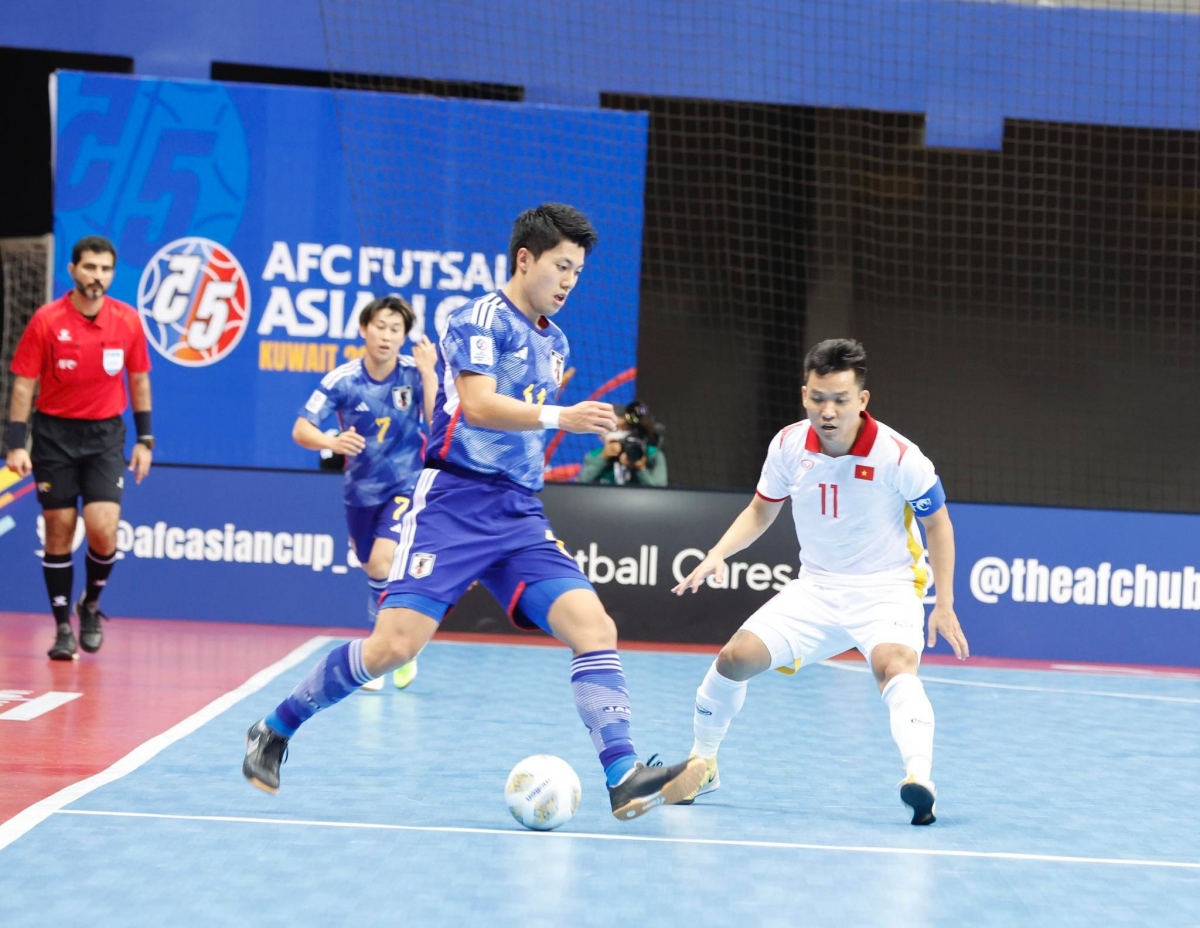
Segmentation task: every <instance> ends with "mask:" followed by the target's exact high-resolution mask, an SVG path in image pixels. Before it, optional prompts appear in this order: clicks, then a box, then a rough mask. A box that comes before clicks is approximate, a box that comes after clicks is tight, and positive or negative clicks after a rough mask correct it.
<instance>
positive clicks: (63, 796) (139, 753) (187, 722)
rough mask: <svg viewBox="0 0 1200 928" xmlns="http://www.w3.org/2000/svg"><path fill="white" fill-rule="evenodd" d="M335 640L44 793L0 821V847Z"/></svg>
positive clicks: (322, 640)
mask: <svg viewBox="0 0 1200 928" xmlns="http://www.w3.org/2000/svg"><path fill="white" fill-rule="evenodd" d="M336 640H338V639H336V638H332V637H329V636H327V635H318V636H317V637H315V638H310V639H309V640H308V641H306V642H304V644H302V645H300V647H298V648H296V649H295V650H294V651H292V652H291V653H290V654H288V655H287V656H286V657H283V658H281V659H280V660H278V661H276V662H275V663H274V664H271V665H270V666H269V667H264V668H263V669H262V670H260V671H259V672H258V673H256V674H255V675H254V676H252V677H251V678H250V679H249V680H247V681H246V682H245V683H243V684H242V685H241V686H239V687H238V688H237V689H235V690H230V691H229V692H228V693H226V694H225V695H224V696H218V697H217V698H216V699H215V700H213V701H212V702H210V703H209V704H208V705H207V706H205V707H204V708H203V709H201V710H200V711H199V712H195V713H193V714H192V715H189V716H188V717H187V718H186V719H184V720H183V721H182V722H179V723H178V724H177V725H173V726H172V727H171V728H168V729H167V730H166V731H164V732H163V733H162V734H161V735H155V736H154V737H153V738H151V739H150V740H149V741H146V742H144V743H143V744H139V745H138V746H137V747H136V748H134V749H133V750H132V751H130V752H129V753H128V754H126V755H125V756H124V757H122V758H121V759H120V760H119V761H117V762H116V763H115V764H113V765H112V766H111V767H109V768H108V769H107V770H102V771H101V772H100V773H97V774H96V775H95V776H91V777H88V778H87V779H86V780H80V781H79V782H78V783H72V784H71V785H70V786H67V787H64V788H63V789H60V790H59V791H58V792H57V793H55V794H54V795H53V796H47V797H46V798H45V799H43V800H41V801H40V802H36V803H34V804H33V805H31V806H30V807H29V808H28V809H24V810H22V811H21V812H18V813H17V814H16V815H14V816H13V817H12V818H10V819H9V820H8V821H7V822H4V823H2V824H0V850H2V849H3V848H6V847H8V845H10V844H12V843H13V842H14V841H16V840H17V838H19V837H21V835H23V834H25V832H27V831H29V829H31V828H33V827H34V826H36V825H38V824H40V823H41V822H43V821H45V820H46V819H47V818H48V817H49V816H50V815H51V814H52V813H54V812H58V811H60V810H62V808H63V806H65V805H68V804H69V803H72V802H74V801H75V800H77V799H80V798H82V797H83V796H86V795H87V794H88V793H90V792H91V791H92V790H94V789H99V788H100V787H101V786H105V785H107V784H109V783H112V782H113V781H114V780H119V779H121V777H123V776H125V775H126V774H129V773H133V771H135V770H137V768H138V767H140V766H142V764H144V763H146V761H148V760H150V759H151V758H152V757H154V755H155V754H158V753H159V752H160V751H162V750H163V749H164V748H167V747H170V746H171V745H172V744H174V743H175V742H176V741H179V740H180V739H181V738H186V737H187V736H188V735H190V734H191V733H192V732H194V731H195V730H196V729H198V728H200V727H201V726H202V725H204V724H206V723H208V722H211V721H212V720H213V719H215V718H216V717H217V716H218V715H220V714H221V713H222V712H224V711H225V710H226V709H228V708H229V707H230V706H233V705H235V704H236V703H239V702H241V701H242V700H243V699H245V698H246V697H247V696H249V695H250V694H251V693H255V692H257V691H258V690H260V689H262V688H263V687H264V686H266V685H267V684H268V683H270V682H271V681H272V680H274V679H275V678H276V677H277V676H279V675H280V674H281V673H283V672H284V671H285V670H289V669H290V668H292V667H295V666H296V665H297V664H298V663H300V662H301V661H302V660H304V659H305V658H306V657H308V656H309V655H310V654H312V653H313V652H314V651H316V650H319V649H320V648H322V647H324V646H325V645H327V644H328V643H329V642H331V641H336Z"/></svg>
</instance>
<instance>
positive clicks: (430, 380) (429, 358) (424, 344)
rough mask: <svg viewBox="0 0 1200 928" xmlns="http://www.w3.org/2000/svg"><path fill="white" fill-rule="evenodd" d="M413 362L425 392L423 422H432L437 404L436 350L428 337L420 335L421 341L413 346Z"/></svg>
mask: <svg viewBox="0 0 1200 928" xmlns="http://www.w3.org/2000/svg"><path fill="white" fill-rule="evenodd" d="M412 356H413V360H414V361H415V362H416V364H417V370H418V371H419V372H420V374H421V387H422V388H423V389H424V391H425V409H424V410H423V411H424V413H425V421H426V422H432V421H433V409H434V406H435V405H436V404H437V392H438V379H437V348H436V347H435V346H434V344H433V342H431V341H430V340H429V338H428V336H425V335H422V336H421V340H420V341H419V342H417V343H415V344H414V345H413V348H412Z"/></svg>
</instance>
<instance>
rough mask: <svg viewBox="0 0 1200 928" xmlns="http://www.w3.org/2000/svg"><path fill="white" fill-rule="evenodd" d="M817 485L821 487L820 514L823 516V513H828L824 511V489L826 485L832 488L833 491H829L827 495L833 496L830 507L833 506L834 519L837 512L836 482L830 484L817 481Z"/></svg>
mask: <svg viewBox="0 0 1200 928" xmlns="http://www.w3.org/2000/svg"><path fill="white" fill-rule="evenodd" d="M817 486H819V487H820V488H821V515H823V516H824V515H828V514H829V513H827V512H826V511H825V502H826V500H825V496H826V492H825V491H826V487H827V486H828V488H829V489H830V490H832V491H833V492H832V493H830V494H829V495H830V496H832V497H833V507H832V508H833V517H834V518H835V519H836V518H837V517H838V512H837V484H836V483H830V484H824V483H818V484H817Z"/></svg>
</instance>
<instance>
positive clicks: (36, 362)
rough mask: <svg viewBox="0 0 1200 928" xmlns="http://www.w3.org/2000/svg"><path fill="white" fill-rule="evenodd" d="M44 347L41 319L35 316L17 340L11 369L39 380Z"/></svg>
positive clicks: (22, 375)
mask: <svg viewBox="0 0 1200 928" xmlns="http://www.w3.org/2000/svg"><path fill="white" fill-rule="evenodd" d="M44 348H45V339H43V337H42V325H41V320H40V319H38V318H37V316H34V318H32V319H30V320H29V325H27V326H26V327H25V331H24V332H23V333H22V334H21V340H20V341H19V342H17V350H16V352H15V353H14V354H13V359H12V364H11V365H10V367H9V370H11V371H12V372H13V373H14V374H16V375H17V376H18V377H28V378H29V379H30V380H37V379H38V378H39V377H40V376H41V375H42V351H43V350H44Z"/></svg>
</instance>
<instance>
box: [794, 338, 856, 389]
mask: <svg viewBox="0 0 1200 928" xmlns="http://www.w3.org/2000/svg"><path fill="white" fill-rule="evenodd" d="M850 370H852V371H854V379H855V380H856V381H857V382H858V389H860V390H861V389H863V387H865V386H866V385H867V350H866V349H865V348H863V346H862V342H860V341H858V340H857V339H853V338H827V339H825V341H823V342H820V343H819V344H817V345H814V346H813V347H812V348H811V349H810V350H809V352H808V354H806V355H805V356H804V382H805V383H806V384H807V383H808V375H809V374H811V373H813V372H816V373H817V374H818V375H820V376H821V377H824V376H825V375H826V374H836V373H838V372H840V371H850Z"/></svg>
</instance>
